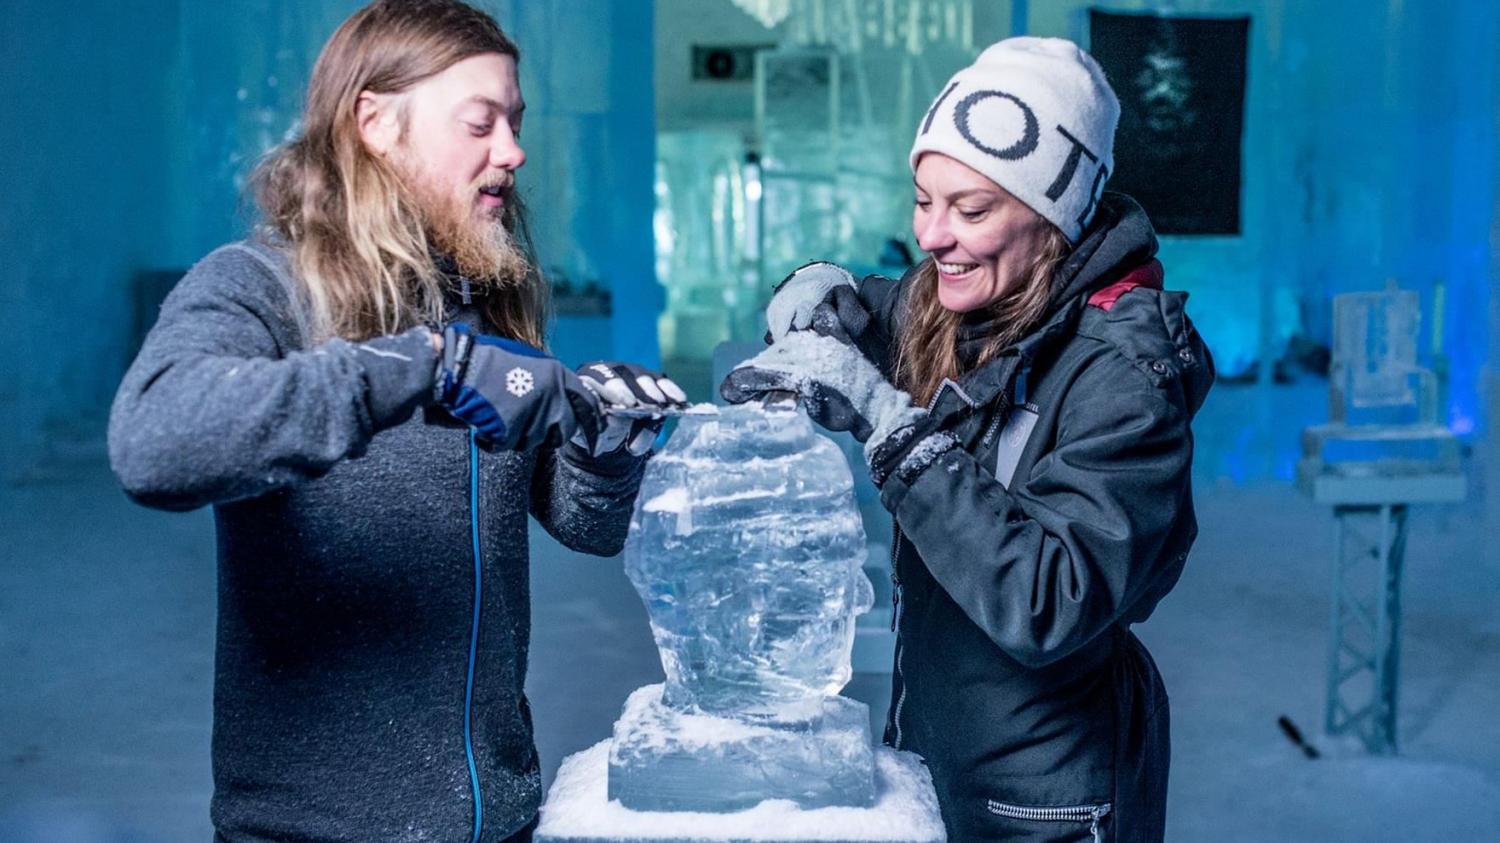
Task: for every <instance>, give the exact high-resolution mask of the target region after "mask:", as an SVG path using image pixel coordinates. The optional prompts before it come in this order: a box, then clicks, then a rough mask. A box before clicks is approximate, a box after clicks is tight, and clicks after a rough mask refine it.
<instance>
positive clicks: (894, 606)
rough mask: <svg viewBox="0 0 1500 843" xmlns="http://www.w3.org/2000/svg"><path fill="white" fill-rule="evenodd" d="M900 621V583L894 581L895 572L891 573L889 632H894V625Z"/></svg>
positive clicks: (896, 580)
mask: <svg viewBox="0 0 1500 843" xmlns="http://www.w3.org/2000/svg"><path fill="white" fill-rule="evenodd" d="M900 620H901V581H900V580H898V579H896V572H895V570H894V569H893V570H892V571H891V632H895V631H896V624H897V623H899V622H900Z"/></svg>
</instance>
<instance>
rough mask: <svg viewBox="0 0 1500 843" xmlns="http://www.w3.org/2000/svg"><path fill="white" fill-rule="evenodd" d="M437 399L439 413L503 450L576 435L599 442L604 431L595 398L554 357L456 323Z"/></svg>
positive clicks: (446, 337) (446, 340)
mask: <svg viewBox="0 0 1500 843" xmlns="http://www.w3.org/2000/svg"><path fill="white" fill-rule="evenodd" d="M435 393H436V395H435V398H436V403H437V404H438V406H441V407H442V408H443V409H445V410H447V411H448V413H449V414H450V415H452V416H453V417H454V418H456V419H458V420H459V421H461V422H463V423H465V424H467V425H469V426H471V427H473V428H474V430H475V431H476V432H477V433H478V434H479V435H480V436H482V437H484V439H485V440H486V441H487V442H489V443H490V444H492V445H494V446H496V447H499V448H504V449H508V450H530V449H532V448H536V447H540V446H543V445H548V446H556V445H560V444H562V443H563V442H564V441H565V440H567V439H568V438H569V437H570V436H574V435H575V434H576V435H578V436H580V437H582V439H583V441H585V442H597V441H598V440H599V434H600V432H601V430H602V427H603V424H604V422H603V419H602V418H601V416H600V412H599V400H598V399H597V398H595V397H594V393H593V391H592V390H590V389H589V388H588V387H586V386H584V385H583V382H582V381H580V380H579V378H578V376H577V375H575V374H573V372H572V371H571V370H570V369H568V367H567V366H565V365H563V364H562V362H560V361H559V360H558V359H557V358H555V357H552V356H550V355H548V354H545V353H543V352H542V351H539V350H537V349H535V348H532V347H531V346H529V345H526V344H525V343H522V342H517V341H515V340H510V339H505V338H504V337H493V336H489V335H486V334H476V333H473V332H472V331H470V330H469V329H468V328H467V327H466V326H464V325H463V324H461V323H454V324H452V325H449V326H448V327H447V328H445V329H444V330H443V355H442V359H441V360H439V361H438V370H437V384H436V387H435Z"/></svg>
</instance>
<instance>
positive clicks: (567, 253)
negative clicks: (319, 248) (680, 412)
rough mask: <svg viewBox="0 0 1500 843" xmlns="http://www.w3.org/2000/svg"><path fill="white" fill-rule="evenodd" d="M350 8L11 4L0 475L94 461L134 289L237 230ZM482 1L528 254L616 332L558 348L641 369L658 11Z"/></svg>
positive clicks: (266, 0) (4, 123) (1, 30)
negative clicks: (258, 173)
mask: <svg viewBox="0 0 1500 843" xmlns="http://www.w3.org/2000/svg"><path fill="white" fill-rule="evenodd" d="M362 5H363V3H362V2H359V0H234V2H229V3H202V2H191V0H142V2H137V3H129V4H119V3H111V2H106V0H90V2H84V3H69V4H55V3H43V2H39V1H38V0H10V1H9V2H6V3H5V4H4V7H3V9H0V55H3V56H4V57H5V65H6V68H7V72H6V81H7V82H8V83H9V84H8V85H7V89H8V94H7V99H6V108H5V114H4V117H3V118H0V143H3V146H0V148H3V149H4V150H5V152H4V154H3V155H0V195H3V196H4V197H5V201H4V202H3V203H0V254H3V255H4V256H5V261H6V263H5V271H4V272H0V313H3V314H4V316H3V317H0V318H3V320H4V321H3V323H0V327H3V330H0V337H3V339H0V355H3V357H4V359H5V360H6V361H7V363H6V365H5V368H4V377H0V429H4V431H5V437H6V447H5V448H0V479H8V478H14V477H15V476H17V475H19V474H22V473H25V472H27V471H29V470H30V468H31V467H34V466H35V465H36V464H37V463H38V461H39V460H41V459H42V458H43V457H44V456H45V453H46V451H47V449H48V448H54V447H55V446H56V445H57V443H59V442H67V441H70V440H79V441H88V442H89V443H91V444H90V445H88V447H91V448H94V449H95V450H98V449H99V447H100V441H101V440H100V432H101V431H102V420H103V418H104V415H105V413H106V411H107V408H108V402H109V400H110V398H111V397H112V395H113V392H114V388H115V385H116V384H117V383H118V382H119V378H120V375H121V374H122V373H123V370H124V367H125V365H126V363H127V362H128V361H127V360H126V355H127V350H128V344H129V335H130V334H131V323H132V314H131V309H130V304H131V299H130V284H131V278H132V276H133V274H134V273H136V272H137V271H140V270H145V269H173V268H175V269H183V268H186V267H187V266H189V265H191V264H192V263H193V262H194V261H196V260H197V259H198V258H200V257H202V256H203V255H204V254H205V253H207V252H208V251H209V250H211V249H212V248H214V247H215V246H217V245H219V244H220V243H223V242H225V241H227V240H230V239H232V238H236V237H239V236H241V235H242V234H243V233H244V231H245V230H246V223H247V221H248V219H249V217H250V213H249V206H248V205H246V204H244V203H242V202H241V198H240V197H241V190H242V188H243V186H244V181H245V177H246V175H247V174H248V172H249V170H250V168H251V166H252V165H253V163H254V161H255V160H256V158H257V157H258V156H260V155H261V154H262V153H263V152H264V151H265V150H266V149H268V148H269V147H270V146H271V145H273V144H275V143H277V142H279V141H281V140H282V139H283V138H284V137H285V136H286V134H287V132H288V131H289V130H290V129H292V128H293V126H294V124H295V121H296V120H297V117H298V113H299V111H300V108H301V102H302V96H303V91H304V88H305V84H306V80H307V76H308V74H309V72H310V71H311V68H312V65H313V62H314V60H315V59H316V57H317V52H318V50H319V48H320V47H321V46H322V44H323V42H324V41H325V40H326V39H327V37H328V36H329V35H330V34H331V33H332V32H333V30H334V28H335V27H336V26H337V25H338V24H339V22H340V21H342V20H343V19H344V18H345V17H347V16H348V15H349V14H350V13H351V12H353V11H354V10H355V9H357V8H359V7H360V6H362ZM478 5H480V6H481V7H484V8H487V9H489V10H491V11H493V12H494V13H495V14H496V16H497V18H498V19H499V20H500V21H501V24H502V25H503V26H504V27H505V28H506V29H507V31H508V32H510V33H511V34H512V35H513V36H514V37H515V38H516V40H517V41H518V42H519V44H520V46H521V50H522V54H523V58H522V63H521V80H522V87H523V91H524V93H525V95H526V99H527V103H528V111H527V118H526V125H525V133H524V137H523V142H524V144H525V146H526V148H527V151H528V153H529V154H530V161H529V163H528V164H527V166H526V168H525V169H524V170H523V171H522V174H521V184H522V187H523V189H524V190H526V191H527V192H528V194H529V196H530V200H531V207H532V209H533V213H534V218H535V229H536V233H537V236H538V241H539V242H538V245H539V248H540V251H541V260H542V262H543V264H544V265H545V266H547V267H550V268H553V269H555V270H558V271H559V272H560V273H561V274H562V275H563V276H565V277H567V278H570V279H572V280H575V281H579V282H584V281H594V282H596V283H597V284H598V285H600V286H601V287H603V288H606V289H609V290H610V291H611V292H612V294H613V301H614V304H615V316H614V318H613V319H612V320H608V321H606V320H605V319H603V318H593V319H590V320H584V324H579V323H578V320H577V319H571V318H570V319H569V320H565V322H566V323H567V324H565V326H564V327H565V328H566V329H567V330H565V331H563V332H561V334H560V335H559V336H558V337H557V347H556V350H557V351H558V353H559V354H561V355H562V356H564V357H565V358H572V357H579V358H581V357H584V356H588V357H599V356H617V357H623V358H628V359H633V360H639V361H641V362H644V363H647V364H650V363H653V362H655V359H656V357H657V348H656V337H655V318H656V314H657V312H658V311H659V310H660V307H661V298H662V297H661V291H660V288H659V286H658V285H657V284H656V282H655V279H654V276H653V265H652V260H653V258H652V251H651V248H652V247H651V228H650V226H651V210H652V193H651V191H652V181H651V179H652V162H653V160H654V156H655V150H654V141H655V127H654V121H653V119H652V114H653V90H652V85H651V53H652V45H651V37H650V35H651V30H652V4H651V3H649V2H625V0H568V2H566V3H564V2H561V0H557V2H546V3H542V2H534V0H526V2H522V1H521V0H496V1H495V2H480V3H479V4H478ZM601 336H602V337H603V338H604V341H603V342H602V343H601V342H600V341H599V340H600V337H601ZM580 337H581V338H582V340H583V342H582V344H581V345H579V344H578V343H571V344H570V338H580ZM574 345H577V346H578V347H577V348H574V347H573V346H574ZM574 352H576V353H574ZM574 362H577V361H574Z"/></svg>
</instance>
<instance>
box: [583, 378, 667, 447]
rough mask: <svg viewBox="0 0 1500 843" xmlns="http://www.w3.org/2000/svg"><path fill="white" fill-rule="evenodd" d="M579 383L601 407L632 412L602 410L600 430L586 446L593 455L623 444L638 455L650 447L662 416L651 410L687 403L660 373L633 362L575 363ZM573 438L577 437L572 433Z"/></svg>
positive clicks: (659, 428) (663, 418) (659, 426)
mask: <svg viewBox="0 0 1500 843" xmlns="http://www.w3.org/2000/svg"><path fill="white" fill-rule="evenodd" d="M578 377H579V378H580V379H582V381H583V385H584V386H586V387H588V388H590V389H592V390H593V391H594V394H595V395H597V396H598V397H599V400H600V401H601V402H602V403H603V404H604V405H605V409H606V410H608V409H621V410H631V411H634V412H632V413H610V412H605V414H604V430H603V431H602V432H601V433H600V434H599V437H598V439H597V440H596V441H595V442H594V444H593V446H592V447H590V446H589V445H588V444H587V443H586V442H581V441H580V442H578V443H577V444H579V445H581V446H583V447H585V448H589V451H590V452H591V453H593V454H594V455H595V456H601V455H603V454H609V453H613V452H615V451H619V450H620V449H621V448H624V449H625V450H626V451H628V452H630V453H631V454H634V455H635V456H640V455H641V454H644V453H646V452H647V451H649V450H651V445H652V444H653V443H654V442H655V441H656V434H657V433H658V432H660V431H661V426H662V424H663V423H664V422H665V421H666V416H665V415H663V414H661V413H654V412H652V411H653V410H670V409H677V408H680V407H685V406H687V394H686V393H684V392H683V391H682V389H681V388H679V387H678V386H677V384H675V383H673V382H672V379H671V378H668V377H666V376H664V375H662V374H660V373H657V372H652V371H648V370H647V369H644V368H642V367H640V366H637V365H635V364H634V363H613V362H604V361H601V362H597V363H585V364H584V365H582V366H579V367H578ZM574 439H575V441H577V439H578V437H577V436H576V435H575V437H574Z"/></svg>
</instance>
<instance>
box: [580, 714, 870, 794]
mask: <svg viewBox="0 0 1500 843" xmlns="http://www.w3.org/2000/svg"><path fill="white" fill-rule="evenodd" d="M662 688H663V686H662V685H647V686H646V687H644V688H640V689H639V690H637V691H636V692H635V693H633V694H631V695H630V699H629V700H627V701H626V703H625V710H624V711H623V712H622V713H621V714H620V719H619V720H617V721H616V722H615V729H614V740H613V742H612V743H611V748H610V753H609V790H608V793H609V797H610V798H611V799H614V800H618V801H619V802H620V803H621V804H622V805H624V806H625V807H627V808H631V809H634V810H639V811H737V810H743V809H745V808H750V807H753V806H754V805H756V804H757V803H760V802H762V801H765V800H767V799H790V800H793V801H795V802H796V803H797V804H798V805H800V806H802V807H804V808H816V807H826V806H830V805H845V806H868V805H870V804H872V803H873V802H874V801H875V782H874V760H873V753H872V748H871V746H870V710H869V706H867V705H865V704H864V703H861V702H856V701H855V700H851V699H848V698H845V697H839V696H829V697H825V698H823V699H821V700H816V701H815V702H816V703H817V705H816V707H815V708H814V709H813V710H811V711H806V710H804V711H800V712H799V714H800V715H803V716H804V719H803V720H802V722H795V721H792V722H773V721H757V720H750V719H744V718H731V717H722V716H716V715H712V714H704V713H699V712H689V711H681V710H678V709H675V708H671V707H669V706H666V705H663V704H662V701H661V700H662ZM788 720H789V721H790V720H791V718H788Z"/></svg>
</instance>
